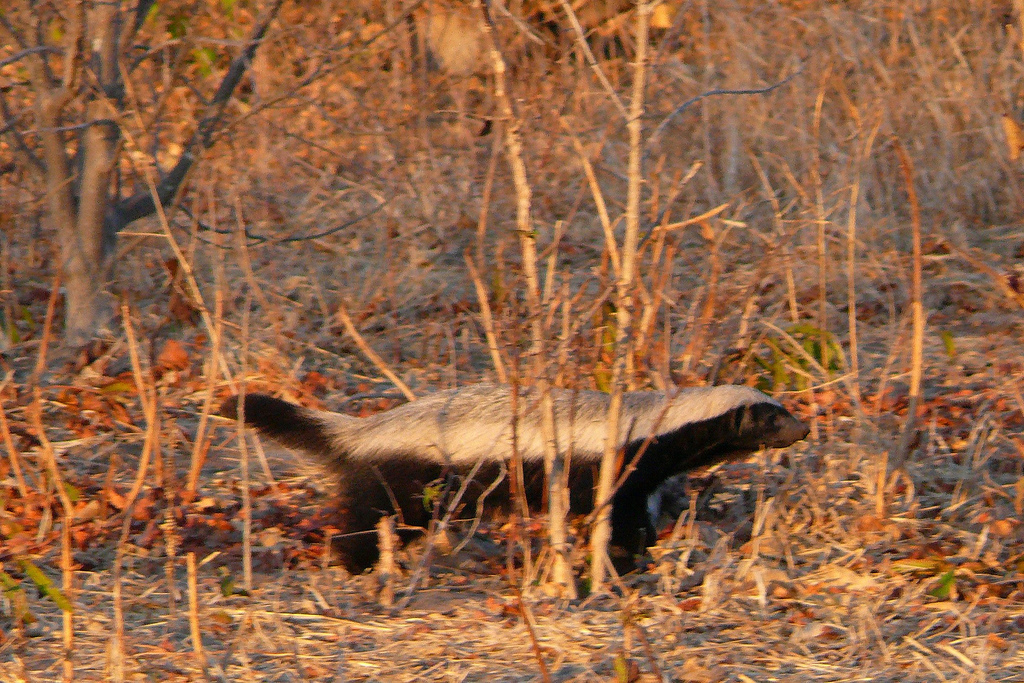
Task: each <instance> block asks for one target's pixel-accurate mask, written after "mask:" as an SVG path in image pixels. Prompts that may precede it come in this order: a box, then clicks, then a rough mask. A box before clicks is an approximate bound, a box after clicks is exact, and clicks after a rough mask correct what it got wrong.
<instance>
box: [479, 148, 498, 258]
mask: <svg viewBox="0 0 1024 683" xmlns="http://www.w3.org/2000/svg"><path fill="white" fill-rule="evenodd" d="M502 137H503V136H502V135H501V134H500V133H497V132H496V133H494V139H493V140H491V155H490V158H489V159H488V160H487V174H486V175H485V176H484V189H483V193H482V194H481V197H480V216H479V218H477V221H476V260H477V262H478V263H483V262H484V236H485V235H487V214H488V213H489V212H490V210H491V192H492V191H493V190H494V174H495V173H496V172H497V170H498V156H499V154H498V153H499V152H500V151H501V140H502Z"/></svg>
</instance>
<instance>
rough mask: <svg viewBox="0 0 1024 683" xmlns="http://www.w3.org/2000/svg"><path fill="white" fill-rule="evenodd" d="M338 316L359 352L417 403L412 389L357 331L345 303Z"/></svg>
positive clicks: (339, 307) (339, 304)
mask: <svg viewBox="0 0 1024 683" xmlns="http://www.w3.org/2000/svg"><path fill="white" fill-rule="evenodd" d="M337 316H338V320H340V321H341V324H342V325H344V326H345V331H346V332H348V336H350V337H352V341H354V342H355V343H356V346H358V347H359V350H360V351H362V352H363V355H365V356H366V357H367V358H369V359H370V362H371V363H373V364H374V365H376V366H377V369H378V370H380V372H381V374H382V375H384V376H385V377H387V378H388V379H389V380H391V383H392V384H394V385H395V386H396V387H398V390H399V391H401V392H402V393H403V394H404V395H405V397H406V398H407V399H409V400H410V401H415V400H416V394H414V393H412V389H410V388H409V386H408V385H407V384H406V383H405V382H403V381H402V380H401V378H400V377H399V376H398V375H396V374H395V373H394V372H393V371H392V370H391V368H390V367H389V366H388V364H387V363H385V362H384V359H383V358H381V357H380V356H378V355H377V352H376V351H374V350H373V349H372V348H370V345H369V344H367V343H366V340H365V339H363V335H361V334H359V330H357V329H356V326H355V325H353V324H352V318H350V317H349V315H348V309H347V308H346V307H345V304H344V303H340V302H339V303H338V312H337Z"/></svg>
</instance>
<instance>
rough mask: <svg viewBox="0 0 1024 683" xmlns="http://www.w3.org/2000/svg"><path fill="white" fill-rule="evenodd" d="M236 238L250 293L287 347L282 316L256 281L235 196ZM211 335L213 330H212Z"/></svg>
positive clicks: (239, 206)
mask: <svg viewBox="0 0 1024 683" xmlns="http://www.w3.org/2000/svg"><path fill="white" fill-rule="evenodd" d="M234 203H235V224H236V229H235V236H236V238H237V245H236V246H237V250H238V261H239V263H241V265H242V272H243V273H244V274H245V279H246V281H247V282H248V283H249V291H250V292H252V293H253V294H255V295H256V298H257V299H258V300H259V302H260V307H261V309H262V310H263V311H264V313H265V315H267V316H269V317H270V324H271V325H272V326H273V327H274V334H276V335H277V340H278V345H280V346H281V347H284V346H285V338H284V333H283V331H282V326H281V314H280V312H279V311H278V309H277V307H276V306H271V305H270V300H269V299H267V295H266V294H265V293H264V292H263V286H262V285H260V283H259V282H257V281H256V273H254V272H253V270H252V260H251V259H250V258H249V245H248V243H247V242H246V239H245V224H244V223H243V222H242V215H243V212H242V205H241V201H240V200H239V198H238V195H237V194H235V202H234ZM210 333H211V334H212V333H213V330H212V329H210Z"/></svg>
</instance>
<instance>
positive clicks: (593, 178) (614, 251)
mask: <svg viewBox="0 0 1024 683" xmlns="http://www.w3.org/2000/svg"><path fill="white" fill-rule="evenodd" d="M560 122H561V124H562V128H563V129H565V132H566V133H568V134H569V136H570V137H571V138H572V144H573V147H575V148H576V156H578V157H579V160H580V164H581V165H582V166H583V173H584V175H586V176H587V184H588V185H589V186H590V194H591V196H592V197H593V199H594V206H595V207H596V208H597V217H598V218H599V219H600V220H601V229H602V230H604V244H605V249H607V250H608V258H609V259H611V262H612V273H613V274H614V275H615V279H616V280H618V279H619V278H620V277H621V273H622V258H621V257H620V256H619V245H618V243H617V242H616V241H615V233H614V232H613V230H614V227H615V226H613V225H612V221H611V218H610V217H609V215H608V205H607V204H606V203H605V201H604V192H602V191H601V185H600V183H598V182H597V174H595V173H594V167H593V165H592V164H591V163H590V159H589V157H588V156H587V153H586V150H584V149H583V143H581V142H580V140H579V138H578V137H577V136H576V134H575V133H573V131H572V128H571V127H570V126H569V123H568V122H567V121H566V120H565V119H560Z"/></svg>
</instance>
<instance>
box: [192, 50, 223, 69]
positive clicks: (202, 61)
mask: <svg viewBox="0 0 1024 683" xmlns="http://www.w3.org/2000/svg"><path fill="white" fill-rule="evenodd" d="M192 61H193V62H194V63H195V64H196V65H197V66H198V67H199V72H200V73H201V74H203V75H204V76H209V75H210V74H211V73H213V65H214V63H215V62H216V61H217V53H216V52H214V51H213V48H212V47H197V48H195V49H194V50H192Z"/></svg>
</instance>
